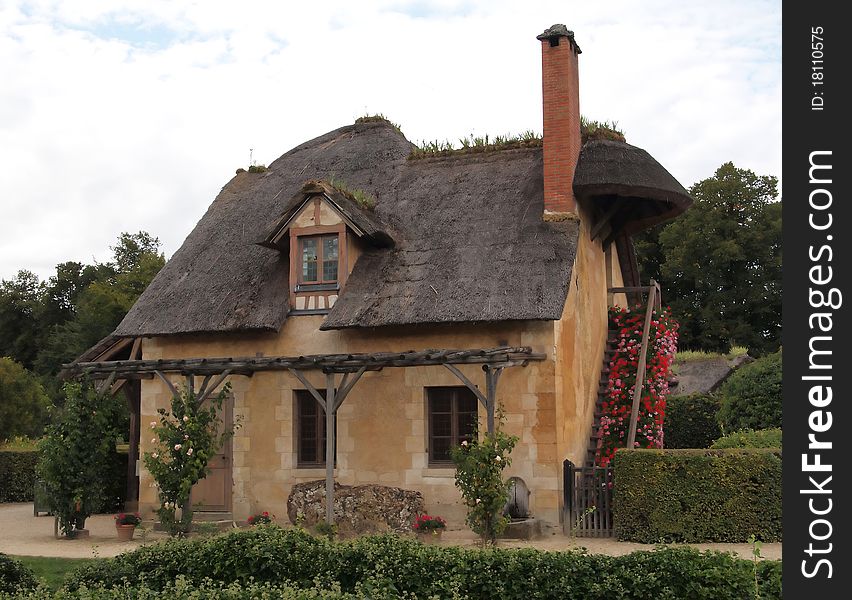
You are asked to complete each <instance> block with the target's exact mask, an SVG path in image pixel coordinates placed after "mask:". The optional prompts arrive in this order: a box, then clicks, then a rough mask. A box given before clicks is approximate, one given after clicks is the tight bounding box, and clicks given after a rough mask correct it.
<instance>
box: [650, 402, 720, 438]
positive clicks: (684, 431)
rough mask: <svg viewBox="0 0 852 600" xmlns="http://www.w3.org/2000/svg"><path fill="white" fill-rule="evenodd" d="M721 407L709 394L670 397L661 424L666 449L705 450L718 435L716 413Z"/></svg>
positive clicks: (718, 428)
mask: <svg viewBox="0 0 852 600" xmlns="http://www.w3.org/2000/svg"><path fill="white" fill-rule="evenodd" d="M721 406H722V402H721V400H720V399H719V398H718V397H716V396H714V395H713V394H690V395H688V396H671V397H669V398H668V399H667V400H666V415H665V421H664V422H663V432H664V433H665V437H664V438H663V443H664V445H665V447H666V448H708V447H709V446H710V444H712V443H713V440H715V439H716V438H718V437H719V436H720V435H722V429H721V428H720V427H719V422H718V421H717V419H716V413H718V412H719V408H720V407H721Z"/></svg>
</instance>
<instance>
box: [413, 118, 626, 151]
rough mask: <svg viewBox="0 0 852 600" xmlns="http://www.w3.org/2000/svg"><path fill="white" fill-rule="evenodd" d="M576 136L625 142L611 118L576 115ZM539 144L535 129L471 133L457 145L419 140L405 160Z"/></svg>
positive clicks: (527, 146)
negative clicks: (500, 132) (519, 131)
mask: <svg viewBox="0 0 852 600" xmlns="http://www.w3.org/2000/svg"><path fill="white" fill-rule="evenodd" d="M580 137H581V139H582V142H583V143H584V144H585V143H586V142H588V141H591V140H614V141H617V142H625V141H626V139H625V137H624V133H623V132H622V131H621V130H619V129H618V123H617V122H615V121H594V120H590V119H586V118H585V117H582V116H581V117H580ZM541 145H542V136H541V134H540V133H537V132H535V131H530V130H527V131H524V132H523V133H519V134H507V135H498V136H494V137H490V136H489V135H487V134H486V135H485V136H474V135H473V134H470V136H468V137H464V138H461V139H459V141H458V145H456V144H454V143H453V142H451V141H449V140H444V141H440V140H435V141H425V140H424V141H423V142H421V143H420V144H417V147H416V148H415V149H414V150H412V151H411V154H409V156H408V158H409V159H417V158H426V157H433V156H456V155H460V154H475V153H478V152H496V151H501V150H513V149H516V148H535V147H538V146H541Z"/></svg>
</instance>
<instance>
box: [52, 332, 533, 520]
mask: <svg viewBox="0 0 852 600" xmlns="http://www.w3.org/2000/svg"><path fill="white" fill-rule="evenodd" d="M137 339H138V338H137ZM131 356H133V357H135V356H137V354H136V353H135V352H134V353H131ZM545 358H546V355H545V354H541V353H536V352H533V351H532V348H530V347H528V346H522V347H509V346H501V347H497V348H475V349H467V350H458V349H441V350H420V351H414V350H409V351H407V352H376V353H361V354H315V355H310V356H270V357H263V356H259V357H254V358H245V357H242V358H189V359H158V360H141V359H135V360H114V361H96V362H77V363H73V364H69V365H64V366H63V368H64V369H65V370H66V372H67V373H68V374H70V375H76V376H84V375H85V376H88V377H90V378H92V379H97V380H101V383H100V385H99V390H100V391H102V392H106V391H107V390H110V389H111V390H112V391H113V393H115V392H117V391H118V389H119V387H120V386H119V385H118V383H117V382H118V381H119V380H124V381H129V380H139V379H151V378H154V377H159V378H160V379H161V380H162V381H163V382H164V383H165V385H166V386H167V387H168V388H169V391H170V392H171V393H172V394H177V393H178V391H177V389H176V388H175V386H174V384H173V383H172V382H171V381H170V380H169V379H168V378H167V377H166V374H179V375H181V376H183V377H185V378H186V387H187V389H188V390H190V391H191V392H192V393H194V394H195V395H196V399H197V401H198V402H199V403H201V402H204V400H206V399H207V398H208V397H209V396H210V395H211V394H212V393H213V392H214V391H215V390H216V389H217V388H218V387H219V386H220V385H221V384H222V383H223V382H224V381H225V379H226V378H227V377H228V376H232V375H242V376H246V377H251V376H252V375H254V374H255V373H258V372H263V371H289V372H290V373H291V374H292V375H293V376H294V377H296V378H297V379H298V380H299V381H300V382H301V383H302V385H304V386H305V389H307V390H308V391H309V392H310V394H311V395H312V396H313V397H314V399H315V400H316V401H317V403H318V404H319V405H320V406H321V407H322V409H323V411H324V412H325V419H326V432H327V433H326V474H325V491H326V522H328V523H329V524H331V523H332V522H333V518H334V461H333V460H331V459H330V457H332V456H334V445H335V437H336V431H335V429H334V418H335V416H336V415H337V411H338V409H339V408H340V406H341V405H342V404H343V401H344V400H345V399H346V397H347V395H348V394H349V392H351V391H352V388H353V387H354V386H355V384H357V383H358V381H359V380H360V379H361V376H362V375H364V373H366V372H367V371H380V370H382V369H384V368H389V367H425V366H443V367H444V368H446V369H447V370H449V371H450V372H451V373H453V375H455V376H456V377H457V378H458V379H459V380H460V381H461V382H462V383H463V384H464V385H465V386H466V387H467V388H468V389H470V391H471V392H473V394H475V395H476V397H477V398H478V399H479V402H480V403H481V404H482V405H483V407H484V408H485V411H486V427H487V431H488V433H493V432H494V427H495V423H494V420H495V412H496V399H497V384H498V382H499V380H500V375H501V374H502V373H503V369H505V368H507V367H519V366H520V367H523V366H526V365H527V364H529V363H530V361H543V360H545ZM472 364H475V365H481V366H482V370H483V371H484V374H485V392H484V393H483V392H482V390H481V389H480V388H479V387H478V386H477V385H476V384H475V383H474V382H473V381H471V380H470V378H468V377H467V376H466V375H465V374H464V373H462V372H461V370H460V369H459V365H472ZM309 371H321V372H322V373H324V374H325V388H326V389H325V397H323V395H322V394H321V393H320V392H319V390H317V388H316V387H315V386H314V385H313V384H311V382H310V381H308V378H307V377H306V373H307V372H309ZM196 377H202V378H203V379H202V381H201V384H200V386H199V387H198V389H197V391H196V388H195V378H196ZM131 441H135V440H131Z"/></svg>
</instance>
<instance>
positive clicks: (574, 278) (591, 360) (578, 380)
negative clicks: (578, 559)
mask: <svg viewBox="0 0 852 600" xmlns="http://www.w3.org/2000/svg"><path fill="white" fill-rule="evenodd" d="M580 215H581V226H580V237H579V240H578V246H577V260H576V262H575V264H574V271H573V273H572V275H571V286H570V288H569V292H568V298H567V301H566V303H565V309H564V311H563V313H562V319H561V320H560V321H558V322H556V324H555V339H556V348H555V357H556V371H555V374H556V397H557V398H558V401H557V402H556V422H557V424H558V425H557V428H556V437H557V455H558V461H557V462H558V465H557V468H558V469H559V470H560V471H559V472H560V476H559V482H560V498H561V485H562V477H561V465H562V461H563V460H565V459H566V458H567V459H568V460H571V461H572V462H574V463H575V464H578V465H581V464H583V463H584V462H585V459H586V449H587V447H588V443H589V436H590V435H591V433H592V432H591V425H592V415H593V412H594V406H595V400H596V396H597V392H598V382H599V379H600V372H601V365H602V362H603V350H604V346H605V344H606V330H607V310H608V307H607V273H606V262H607V261H606V255H605V252H604V250H603V248H602V247H601V242H600V239H598V240H594V241H593V240H592V239H591V234H590V229H591V227H590V224H591V223H593V221H592V219H591V218H590V216H589V215H588V213H587V212H586V210H585V208H584V207H582V206H581V213H580ZM609 279H610V281H611V282H612V283H611V285H612V286H613V287H618V286H622V285H623V281H622V278H621V268H620V266H619V262H618V256H617V254H616V252H615V247H614V246H612V256H611V273H610V278H609ZM619 297H622V298H623V295H622V294H618V295H616V300H618V298H619Z"/></svg>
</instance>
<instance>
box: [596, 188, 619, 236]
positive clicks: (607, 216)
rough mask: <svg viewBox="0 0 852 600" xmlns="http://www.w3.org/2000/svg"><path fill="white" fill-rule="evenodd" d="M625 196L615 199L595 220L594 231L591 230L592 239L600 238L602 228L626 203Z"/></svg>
mask: <svg viewBox="0 0 852 600" xmlns="http://www.w3.org/2000/svg"><path fill="white" fill-rule="evenodd" d="M624 201H625V198H624V197H623V196H621V197H618V198H616V199H615V202H613V203H612V205H610V207H609V209H608V210H607V211H606V212H605V213H604V214H603V215H602V216H601V218H600V219H598V220H597V221H596V222H595V225H594V227H592V231H591V232H590V236H591V238H592V241H594V240H596V239H597V238H598V235H599V234H600V233H601V230H602V229H603V228H604V227H605V226H606V224H607V223H609V222H610V220H611V219H612V217H613V216H614V215H615V213H617V212H618V211H619V210H620V209H621V206H622V205H623V204H624Z"/></svg>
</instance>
